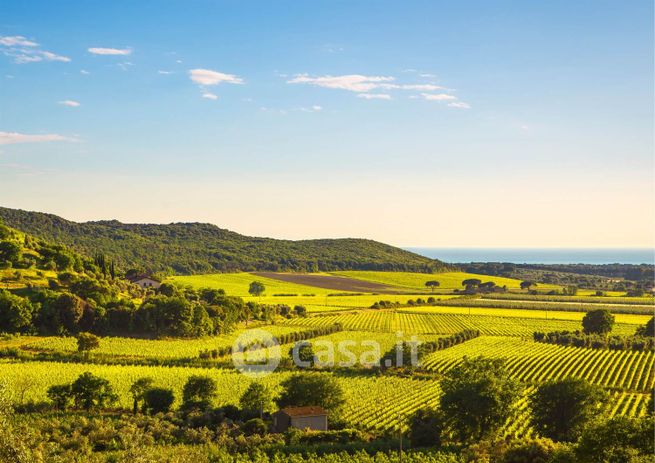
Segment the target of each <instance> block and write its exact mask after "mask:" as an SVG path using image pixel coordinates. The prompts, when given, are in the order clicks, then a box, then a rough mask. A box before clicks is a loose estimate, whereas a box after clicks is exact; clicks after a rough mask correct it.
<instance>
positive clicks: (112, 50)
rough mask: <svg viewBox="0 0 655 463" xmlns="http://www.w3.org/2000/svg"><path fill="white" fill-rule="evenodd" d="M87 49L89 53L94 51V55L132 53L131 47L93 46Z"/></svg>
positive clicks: (124, 54) (123, 54)
mask: <svg viewBox="0 0 655 463" xmlns="http://www.w3.org/2000/svg"><path fill="white" fill-rule="evenodd" d="M87 51H88V52H89V53H92V54H94V55H122V56H126V55H131V54H132V49H131V48H102V47H92V48H87Z"/></svg>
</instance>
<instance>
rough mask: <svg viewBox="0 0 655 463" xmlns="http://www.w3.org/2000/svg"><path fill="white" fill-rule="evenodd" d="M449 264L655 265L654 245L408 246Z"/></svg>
mask: <svg viewBox="0 0 655 463" xmlns="http://www.w3.org/2000/svg"><path fill="white" fill-rule="evenodd" d="M405 249H407V250H408V251H412V252H415V253H417V254H421V255H423V256H426V257H430V258H432V259H439V260H442V261H444V262H448V263H467V262H510V263H514V264H651V265H653V264H655V249H653V248H411V247H410V248H405Z"/></svg>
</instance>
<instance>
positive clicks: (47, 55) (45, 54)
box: [41, 51, 71, 63]
mask: <svg viewBox="0 0 655 463" xmlns="http://www.w3.org/2000/svg"><path fill="white" fill-rule="evenodd" d="M41 55H42V56H43V59H45V60H46V61H61V62H64V63H68V62H70V60H71V59H70V58H69V57H68V56H61V55H58V54H56V53H52V52H50V51H42V52H41Z"/></svg>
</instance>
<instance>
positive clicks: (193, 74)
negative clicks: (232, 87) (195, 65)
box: [189, 69, 243, 85]
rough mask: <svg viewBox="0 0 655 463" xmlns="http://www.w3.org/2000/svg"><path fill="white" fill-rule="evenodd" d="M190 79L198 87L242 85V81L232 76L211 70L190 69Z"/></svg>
mask: <svg viewBox="0 0 655 463" xmlns="http://www.w3.org/2000/svg"><path fill="white" fill-rule="evenodd" d="M189 77H190V79H191V80H192V81H193V82H195V83H196V84H199V85H218V84H221V83H223V82H224V83H226V84H243V79H242V78H241V77H238V76H236V75H234V74H225V73H223V72H218V71H212V70H211V69H191V70H190V71H189Z"/></svg>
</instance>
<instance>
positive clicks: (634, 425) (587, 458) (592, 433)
mask: <svg viewBox="0 0 655 463" xmlns="http://www.w3.org/2000/svg"><path fill="white" fill-rule="evenodd" d="M654 425H655V421H654V419H653V417H652V416H651V417H645V418H628V417H624V416H616V417H614V418H611V419H609V420H607V421H604V422H599V423H595V424H592V425H591V426H589V427H588V428H587V429H585V430H584V432H583V433H582V436H581V437H580V440H579V441H578V445H577V447H576V449H575V454H576V460H575V461H576V463H598V462H616V463H623V462H625V463H633V462H634V463H638V462H644V463H645V462H652V461H653V454H655V441H654V440H653V426H654Z"/></svg>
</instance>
